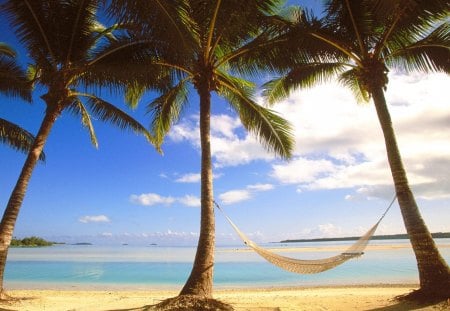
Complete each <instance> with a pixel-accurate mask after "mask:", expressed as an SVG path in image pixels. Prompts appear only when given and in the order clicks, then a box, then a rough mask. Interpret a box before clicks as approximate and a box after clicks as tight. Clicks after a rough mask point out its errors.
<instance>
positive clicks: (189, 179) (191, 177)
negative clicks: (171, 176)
mask: <svg viewBox="0 0 450 311" xmlns="http://www.w3.org/2000/svg"><path fill="white" fill-rule="evenodd" d="M221 176H222V174H213V178H214V179H217V178H220V177H221ZM200 180H201V175H200V173H188V174H185V175H182V176H181V177H179V178H177V179H175V182H178V183H198V182H200Z"/></svg>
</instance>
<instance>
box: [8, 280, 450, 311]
mask: <svg viewBox="0 0 450 311" xmlns="http://www.w3.org/2000/svg"><path fill="white" fill-rule="evenodd" d="M416 288H417V286H416V285H407V284H405V285H395V286H388V285H379V286H355V287H353V286H346V287H339V286H337V287H312V288H306V287H299V288H294V287H289V288H263V289H248V288H247V289H221V290H217V291H215V293H214V297H215V298H216V299H219V300H221V301H223V302H225V303H228V304H231V305H232V306H233V307H234V308H235V310H238V311H241V310H249V311H250V310H261V311H263V310H265V311H268V310H283V311H285V310H290V311H294V310H295V311H298V310H391V311H392V310H394V311H395V310H412V309H414V310H446V308H450V306H449V305H448V302H442V303H441V304H439V305H434V306H433V305H431V306H417V305H413V304H408V303H405V302H398V301H396V300H395V299H394V298H395V297H396V296H399V295H404V294H407V293H409V292H411V291H412V290H414V289H416ZM10 294H11V295H13V296H14V297H21V298H23V299H21V300H16V301H14V302H12V303H9V304H0V306H1V307H0V308H2V310H3V309H5V310H22V311H42V310H46V311H61V310H76V311H88V310H89V311H94V310H143V307H145V306H148V305H152V304H156V303H158V302H160V301H161V300H164V299H166V298H169V297H173V296H175V295H177V291H175V290H164V291H159V290H151V291H148V290H134V291H130V290H127V291H122V290H110V291H98V290H13V291H10ZM383 308H386V309H383Z"/></svg>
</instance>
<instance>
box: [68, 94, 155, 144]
mask: <svg viewBox="0 0 450 311" xmlns="http://www.w3.org/2000/svg"><path fill="white" fill-rule="evenodd" d="M73 95H76V96H82V97H86V98H87V101H86V104H87V106H88V107H89V110H90V111H91V113H92V114H93V115H94V116H96V117H97V118H98V119H99V120H101V121H107V122H109V123H111V124H113V125H115V126H117V127H118V128H120V129H131V130H133V131H134V132H136V133H137V134H142V135H144V136H145V137H146V138H147V140H148V141H149V142H151V143H153V137H152V135H151V134H150V133H149V132H148V131H147V130H146V129H145V127H144V126H143V125H142V124H140V123H139V122H138V121H136V120H135V119H134V118H133V117H131V116H130V115H128V114H127V113H125V112H124V111H122V110H120V109H119V108H117V107H115V106H114V105H113V104H111V103H109V102H107V101H105V100H103V99H101V98H99V97H96V96H94V95H92V94H87V93H74V94H73Z"/></svg>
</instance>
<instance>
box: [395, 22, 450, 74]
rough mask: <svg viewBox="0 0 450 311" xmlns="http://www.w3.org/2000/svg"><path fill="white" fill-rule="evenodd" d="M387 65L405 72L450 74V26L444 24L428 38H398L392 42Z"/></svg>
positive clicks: (436, 28) (427, 36) (428, 34)
mask: <svg viewBox="0 0 450 311" xmlns="http://www.w3.org/2000/svg"><path fill="white" fill-rule="evenodd" d="M389 48H390V49H391V50H392V53H391V54H387V56H386V63H388V64H390V65H392V66H396V67H401V68H403V69H404V70H406V71H408V72H411V71H417V70H418V71H422V72H434V71H442V72H446V73H450V25H449V24H448V23H442V24H441V25H438V26H437V27H435V28H434V29H433V30H432V31H431V32H428V33H427V35H426V36H424V37H422V38H420V37H417V36H414V37H413V36H406V37H404V36H401V37H400V36H396V37H395V38H393V40H391V42H390V46H389Z"/></svg>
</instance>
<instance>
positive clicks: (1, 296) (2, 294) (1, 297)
mask: <svg viewBox="0 0 450 311" xmlns="http://www.w3.org/2000/svg"><path fill="white" fill-rule="evenodd" d="M19 299H20V298H15V297H12V296H10V295H8V294H7V293H6V291H5V290H4V289H2V290H0V301H1V302H2V303H5V302H6V303H8V302H13V301H16V300H19Z"/></svg>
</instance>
